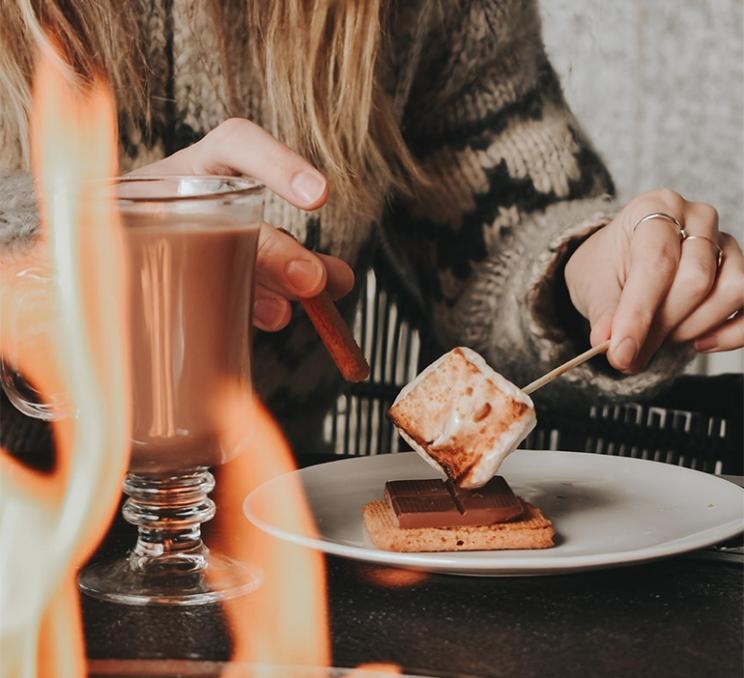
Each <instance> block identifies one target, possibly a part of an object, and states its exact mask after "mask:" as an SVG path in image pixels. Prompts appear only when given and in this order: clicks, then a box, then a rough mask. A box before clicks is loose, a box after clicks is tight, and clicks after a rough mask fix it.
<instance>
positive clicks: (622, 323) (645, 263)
mask: <svg viewBox="0 0 744 678" xmlns="http://www.w3.org/2000/svg"><path fill="white" fill-rule="evenodd" d="M679 259H680V242H679V237H678V235H677V233H676V232H675V230H674V229H673V228H670V227H669V224H668V223H667V222H661V221H657V220H652V221H648V222H645V223H643V224H641V226H640V227H639V228H638V229H637V230H636V231H635V233H633V234H632V236H631V240H630V267H629V271H628V277H627V281H626V283H625V286H624V287H623V291H622V294H621V296H620V300H619V303H618V306H617V311H616V312H615V316H614V318H613V322H612V344H611V345H610V350H609V352H608V356H607V357H608V359H609V361H610V363H611V364H612V366H613V367H615V368H616V369H618V370H621V371H624V372H625V371H629V370H631V369H632V368H633V367H634V362H635V361H636V359H637V357H638V354H639V351H640V349H641V347H642V346H643V344H644V342H645V341H646V338H647V336H648V333H649V330H650V329H651V325H652V322H653V321H654V317H655V316H656V312H657V310H658V308H659V307H660V305H661V304H662V302H663V300H664V298H665V297H666V295H667V292H668V291H669V289H670V288H671V286H672V282H673V280H674V276H675V274H676V272H677V266H678V264H679Z"/></svg>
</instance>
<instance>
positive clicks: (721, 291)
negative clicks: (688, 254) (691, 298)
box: [671, 233, 744, 350]
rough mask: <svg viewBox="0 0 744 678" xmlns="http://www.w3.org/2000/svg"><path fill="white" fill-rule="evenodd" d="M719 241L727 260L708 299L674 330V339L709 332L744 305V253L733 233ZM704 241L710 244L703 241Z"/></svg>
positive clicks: (722, 234) (680, 339) (682, 339)
mask: <svg viewBox="0 0 744 678" xmlns="http://www.w3.org/2000/svg"><path fill="white" fill-rule="evenodd" d="M719 241H720V244H721V249H722V250H723V262H722V263H721V268H720V270H719V272H718V277H717V278H716V281H715V284H714V286H713V289H712V290H711V292H710V294H709V295H708V296H707V297H706V299H705V301H704V302H703V303H701V304H700V305H699V306H698V307H697V308H696V309H695V310H694V311H693V312H692V313H691V314H690V315H689V316H688V317H687V318H686V319H685V320H684V321H683V322H682V323H680V325H679V326H678V327H677V328H676V330H675V331H674V332H673V333H672V337H671V338H672V339H673V340H675V341H680V342H684V341H691V340H693V339H695V338H696V337H701V335H706V334H708V333H709V332H711V331H713V330H715V328H717V327H719V326H720V325H722V324H723V323H725V322H726V320H727V319H728V318H730V317H731V316H732V315H733V314H734V313H736V312H738V311H739V310H740V309H742V308H744V255H742V251H741V248H740V247H739V245H738V244H737V242H736V240H735V239H734V238H732V237H731V236H730V235H728V234H726V233H721V235H720V240H719ZM693 242H698V241H693ZM690 244H692V243H690ZM701 244H703V245H704V244H706V243H705V242H704V241H703V242H702V243H701ZM710 249H711V250H712V249H713V248H712V247H711V248H710ZM699 350H715V349H699ZM722 350H725V349H722Z"/></svg>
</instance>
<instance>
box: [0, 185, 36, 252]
mask: <svg viewBox="0 0 744 678" xmlns="http://www.w3.org/2000/svg"><path fill="white" fill-rule="evenodd" d="M38 225H39V213H38V209H37V207H36V193H35V191H34V183H33V180H32V179H31V176H30V175H29V174H25V173H17V174H6V175H2V174H0V254H5V253H13V252H15V251H18V250H22V249H23V248H24V247H26V246H28V245H29V244H30V243H31V242H33V240H34V238H35V237H36V235H37V231H38Z"/></svg>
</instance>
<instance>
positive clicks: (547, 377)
mask: <svg viewBox="0 0 744 678" xmlns="http://www.w3.org/2000/svg"><path fill="white" fill-rule="evenodd" d="M609 348H610V340H609V339H608V340H607V341H603V342H602V343H601V344H597V345H596V346H595V347H594V348H590V349H589V350H588V351H584V352H583V353H582V354H581V355H577V356H576V357H575V358H571V360H569V361H567V362H565V363H563V365H559V366H558V367H556V368H555V369H554V370H550V372H548V373H547V374H544V375H543V376H542V377H540V378H539V379H535V381H533V382H531V383H529V384H527V386H525V387H524V388H523V389H522V391H524V392H525V393H527V394H528V395H529V394H530V393H532V392H533V391H537V389H538V388H542V387H543V386H545V384H547V383H549V382H551V381H553V379H555V378H556V377H560V376H561V375H562V374H563V373H564V372H568V371H569V370H570V369H573V368H574V367H576V366H577V365H581V363H585V362H586V361H587V360H589V359H590V358H593V357H594V356H595V355H599V354H600V353H606V352H607V349H609Z"/></svg>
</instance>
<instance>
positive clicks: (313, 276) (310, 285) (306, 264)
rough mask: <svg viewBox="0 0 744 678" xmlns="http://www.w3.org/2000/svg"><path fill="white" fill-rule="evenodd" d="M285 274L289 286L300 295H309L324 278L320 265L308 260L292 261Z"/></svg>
mask: <svg viewBox="0 0 744 678" xmlns="http://www.w3.org/2000/svg"><path fill="white" fill-rule="evenodd" d="M284 272H285V274H286V276H287V280H288V281H289V284H290V285H292V287H293V288H294V290H295V292H297V294H299V295H303V294H307V293H308V292H311V291H312V290H314V289H315V288H317V287H318V284H319V283H320V280H321V278H322V277H323V269H322V268H321V266H320V264H319V263H318V262H315V261H308V260H307V259H292V261H290V262H289V263H288V264H287V266H286V268H285V269H284Z"/></svg>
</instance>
